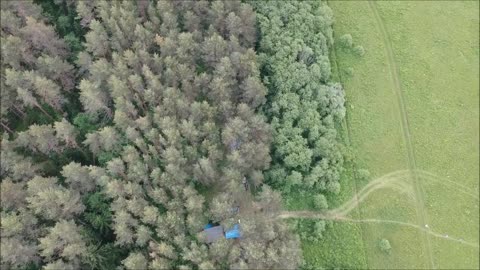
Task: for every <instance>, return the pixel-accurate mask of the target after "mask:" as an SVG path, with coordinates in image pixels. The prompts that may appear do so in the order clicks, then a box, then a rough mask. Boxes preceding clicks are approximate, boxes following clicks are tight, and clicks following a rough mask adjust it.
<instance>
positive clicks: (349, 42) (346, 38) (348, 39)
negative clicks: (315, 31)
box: [338, 34, 353, 48]
mask: <svg viewBox="0 0 480 270" xmlns="http://www.w3.org/2000/svg"><path fill="white" fill-rule="evenodd" d="M338 42H339V43H340V45H342V47H345V48H351V47H352V46H353V39H352V35H350V34H345V35H343V36H341V37H340V38H339V39H338Z"/></svg>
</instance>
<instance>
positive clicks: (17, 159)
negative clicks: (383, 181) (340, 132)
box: [0, 0, 344, 270]
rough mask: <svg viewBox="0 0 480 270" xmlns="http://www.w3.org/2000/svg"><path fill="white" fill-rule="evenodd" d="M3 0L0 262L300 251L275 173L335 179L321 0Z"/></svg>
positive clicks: (83, 265)
mask: <svg viewBox="0 0 480 270" xmlns="http://www.w3.org/2000/svg"><path fill="white" fill-rule="evenodd" d="M0 4H1V44H2V49H1V74H0V75H1V77H0V83H1V85H0V86H1V90H2V91H1V101H2V102H1V119H0V120H1V122H0V124H1V127H2V129H1V130H2V141H1V163H0V177H1V220H2V222H1V224H0V228H1V230H0V233H1V247H0V250H1V251H2V252H1V263H0V267H1V268H2V269H52V270H53V269H147V268H148V269H172V268H175V269H219V268H243V269H267V268H278V269H280V268H281V269H294V268H298V267H300V266H301V265H302V255H301V249H300V244H299V237H298V235H296V234H293V233H292V232H290V230H289V227H288V226H287V224H285V222H283V221H281V220H279V219H277V215H278V212H279V211H280V210H281V196H280V194H279V193H278V192H277V191H274V189H277V190H280V191H282V192H285V193H288V192H294V191H298V190H306V189H315V190H317V191H329V192H338V190H339V184H338V179H339V174H340V171H341V165H342V156H341V154H340V145H339V144H338V142H337V138H336V132H335V128H334V125H335V122H336V121H339V120H341V118H342V117H343V115H344V108H343V102H344V100H343V92H342V89H341V87H340V86H339V85H337V84H331V83H330V79H329V76H330V63H329V60H328V47H329V45H330V44H331V43H332V37H331V31H332V30H331V24H332V14H331V11H330V9H328V7H327V6H326V5H325V4H324V3H320V2H286V3H281V2H279V1H268V2H263V1H262V2H260V1H257V2H252V3H250V2H246V3H242V2H240V1H148V0H137V1H85V0H83V1H79V0H48V1H38V2H36V1H35V2H33V1H1V2H0ZM256 48H257V51H259V52H260V55H259V56H257V52H256ZM264 178H265V179H264ZM267 184H268V185H270V186H273V187H274V189H272V188H270V187H269V186H268V185H267ZM316 204H318V205H319V207H321V208H326V207H327V202H326V200H325V197H323V196H320V195H319V197H317V198H316ZM208 223H210V224H218V225H222V226H223V228H225V229H229V228H232V227H233V226H234V225H239V227H240V232H241V238H240V239H236V240H232V239H225V238H222V239H220V240H218V241H216V242H213V243H210V244H207V243H206V241H205V240H206V239H205V234H204V233H202V231H203V228H204V226H205V225H206V224H208ZM302 224H303V223H302ZM302 224H300V225H298V226H300V227H301V226H304V225H302ZM307 225H308V226H307ZM307 225H305V226H304V227H305V228H307V227H308V229H302V230H304V231H307V230H312V231H313V232H314V234H315V235H314V236H308V235H302V238H305V239H306V238H309V237H310V238H311V237H313V238H315V239H317V238H319V237H321V235H322V233H323V232H324V230H325V223H324V222H320V223H318V222H317V223H312V224H310V223H309V224H307Z"/></svg>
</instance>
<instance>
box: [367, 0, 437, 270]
mask: <svg viewBox="0 0 480 270" xmlns="http://www.w3.org/2000/svg"><path fill="white" fill-rule="evenodd" d="M368 4H369V6H370V8H371V9H372V11H373V14H374V17H375V20H376V21H377V24H378V27H379V29H380V32H381V34H382V39H383V41H384V44H385V50H386V55H387V58H388V59H387V60H388V61H387V62H388V63H387V64H388V67H389V69H390V73H391V76H392V79H393V83H394V92H395V95H396V96H397V101H398V105H399V108H400V116H401V129H402V133H403V137H404V142H405V145H406V148H407V157H408V165H409V169H410V173H411V175H412V179H413V183H414V190H415V197H416V205H417V207H416V208H417V215H418V222H419V223H420V224H419V225H420V226H423V224H428V216H427V212H426V209H425V204H424V200H425V199H424V190H423V187H422V185H421V183H420V181H419V178H418V175H417V169H416V168H417V165H416V161H415V155H414V150H413V144H412V139H411V133H410V130H409V125H408V115H407V110H406V106H405V98H404V96H403V91H402V88H401V84H400V79H399V77H400V76H399V72H398V67H397V64H396V61H395V57H394V54H393V49H392V44H391V38H390V35H389V33H388V31H387V29H386V27H385V25H384V23H383V21H382V18H381V17H380V14H379V12H378V10H377V6H376V3H374V2H371V1H369V2H368ZM422 240H423V241H422V244H423V248H424V250H425V251H426V253H427V254H428V258H429V264H430V266H431V268H435V262H434V259H433V252H432V244H431V243H430V238H429V237H428V235H427V233H424V234H423V237H422Z"/></svg>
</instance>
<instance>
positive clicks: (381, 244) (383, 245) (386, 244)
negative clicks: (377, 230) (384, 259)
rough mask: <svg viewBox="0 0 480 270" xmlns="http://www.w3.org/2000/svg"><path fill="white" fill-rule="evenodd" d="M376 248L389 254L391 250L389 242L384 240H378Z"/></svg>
mask: <svg viewBox="0 0 480 270" xmlns="http://www.w3.org/2000/svg"><path fill="white" fill-rule="evenodd" d="M378 246H379V247H380V250H381V251H383V252H385V253H390V251H391V250H392V246H391V245H390V242H389V241H388V240H387V239H385V238H383V239H382V240H380V242H379V244H378Z"/></svg>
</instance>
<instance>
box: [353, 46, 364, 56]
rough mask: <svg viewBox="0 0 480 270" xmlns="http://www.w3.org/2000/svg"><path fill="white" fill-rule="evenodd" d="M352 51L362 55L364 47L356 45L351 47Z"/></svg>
mask: <svg viewBox="0 0 480 270" xmlns="http://www.w3.org/2000/svg"><path fill="white" fill-rule="evenodd" d="M353 52H355V54H356V55H358V56H363V55H364V54H365V49H364V48H363V46H360V45H357V46H355V48H353Z"/></svg>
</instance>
